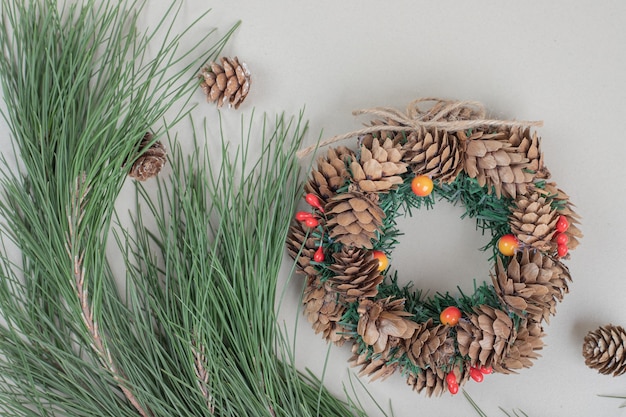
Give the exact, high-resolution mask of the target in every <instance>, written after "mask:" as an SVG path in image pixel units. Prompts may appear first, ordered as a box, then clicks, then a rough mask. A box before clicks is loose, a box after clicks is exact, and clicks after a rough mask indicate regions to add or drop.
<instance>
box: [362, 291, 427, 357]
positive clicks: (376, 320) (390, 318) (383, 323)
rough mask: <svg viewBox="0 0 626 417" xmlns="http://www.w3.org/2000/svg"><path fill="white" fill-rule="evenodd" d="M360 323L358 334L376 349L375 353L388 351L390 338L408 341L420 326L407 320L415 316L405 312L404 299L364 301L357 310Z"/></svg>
mask: <svg viewBox="0 0 626 417" xmlns="http://www.w3.org/2000/svg"><path fill="white" fill-rule="evenodd" d="M357 311H358V313H359V322H358V325H357V333H358V334H359V335H360V336H361V337H362V338H363V341H364V342H365V344H367V345H369V346H373V347H374V353H381V352H383V351H384V350H385V349H387V342H388V340H389V337H391V336H393V337H398V338H401V339H407V338H410V337H411V336H413V332H415V329H417V327H418V326H419V325H418V324H417V323H416V322H414V321H412V320H409V319H407V318H406V317H411V316H413V314H411V313H409V312H407V311H404V299H403V298H401V299H397V300H393V301H392V300H391V298H386V299H383V300H377V301H372V300H367V299H366V300H362V301H361V302H360V303H359V307H358V308H357Z"/></svg>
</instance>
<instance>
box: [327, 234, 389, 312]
mask: <svg viewBox="0 0 626 417" xmlns="http://www.w3.org/2000/svg"><path fill="white" fill-rule="evenodd" d="M333 259H334V260H335V262H333V264H332V265H330V267H329V268H330V269H331V270H332V271H333V272H334V273H335V276H333V277H332V278H329V281H330V282H331V284H332V287H333V289H334V290H335V291H337V293H338V294H339V297H340V300H341V301H343V302H346V303H351V302H353V301H356V300H357V299H358V298H372V297H374V296H375V295H376V294H378V284H380V283H381V282H382V281H383V278H384V277H383V276H382V275H381V273H380V272H379V271H378V259H376V258H374V257H373V256H372V254H371V252H370V251H368V250H363V249H360V248H355V247H353V246H344V247H342V248H341V251H340V252H336V253H334V254H333Z"/></svg>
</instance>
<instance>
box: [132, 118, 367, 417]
mask: <svg viewBox="0 0 626 417" xmlns="http://www.w3.org/2000/svg"><path fill="white" fill-rule="evenodd" d="M245 126H246V127H245V129H242V131H243V132H244V138H243V139H242V143H241V145H240V146H239V147H237V148H235V149H231V148H230V146H229V145H228V143H229V142H230V141H229V140H228V138H226V137H222V152H221V154H220V155H219V156H220V158H219V160H221V163H220V165H219V168H217V167H218V165H217V164H214V163H213V162H212V161H213V159H212V158H211V155H209V153H208V151H207V149H206V148H205V149H202V148H200V147H199V146H198V145H197V144H198V143H199V140H198V138H196V140H195V142H196V146H195V149H194V151H193V152H192V153H191V155H190V156H189V157H188V158H185V157H184V155H183V153H182V151H181V149H180V147H179V146H178V145H176V144H175V143H173V144H172V145H171V147H172V148H173V155H172V157H171V167H172V171H173V173H172V175H171V177H170V178H169V179H168V180H159V181H158V192H157V195H156V196H151V195H150V193H149V192H148V190H146V189H144V188H143V187H140V188H139V189H138V193H139V197H140V202H141V203H140V206H138V207H137V210H135V212H136V213H137V215H136V216H135V222H134V225H135V228H134V231H133V234H136V236H137V239H136V240H134V241H133V244H132V245H131V246H132V248H131V250H130V251H129V254H132V256H130V257H129V258H128V259H127V262H128V265H129V267H130V271H131V276H132V282H133V285H132V288H133V291H134V292H136V293H137V294H144V295H146V297H145V298H144V299H143V301H142V303H139V304H137V306H136V310H137V311H150V312H152V316H147V317H143V319H142V322H143V323H142V325H140V326H137V325H136V326H135V327H136V328H137V330H136V331H137V332H147V333H148V334H146V335H145V338H146V339H153V338H154V336H153V335H152V333H153V329H151V327H150V323H159V324H160V325H159V329H158V330H159V331H158V334H159V335H160V337H161V339H162V342H161V343H162V345H163V347H161V348H160V349H159V348H158V347H154V346H146V347H143V349H148V348H149V349H156V350H157V351H161V352H163V353H162V354H161V355H162V356H163V357H167V355H168V354H169V355H170V356H172V357H173V358H176V359H178V360H180V359H183V358H195V360H194V361H189V360H187V361H186V363H185V362H184V361H183V362H177V363H173V364H170V365H169V366H170V368H168V369H169V371H168V373H167V374H166V375H163V379H164V380H165V381H166V383H165V385H166V386H168V387H172V388H174V387H175V388H176V389H177V390H178V391H179V393H178V394H177V395H179V396H181V397H183V396H186V398H188V404H187V405H186V406H187V407H188V408H187V409H186V410H185V412H184V413H182V414H181V415H206V414H207V410H210V411H211V413H213V414H214V415H216V416H268V417H270V416H271V417H276V416H284V417H287V416H348V415H359V416H363V415H365V414H364V412H363V411H362V410H361V409H360V408H359V407H356V405H355V404H354V403H353V402H350V403H343V402H341V401H339V400H337V399H336V398H334V397H333V396H332V395H331V394H330V393H329V392H328V391H327V390H326V389H325V388H324V387H323V385H322V381H320V380H319V379H317V378H315V377H313V376H312V375H311V374H310V373H308V374H305V373H301V372H299V371H298V370H297V369H296V367H295V362H294V361H295V355H294V351H293V349H292V347H291V346H290V345H289V343H288V340H287V339H286V337H285V333H284V331H281V329H280V328H279V327H278V325H277V323H276V310H277V305H276V299H277V278H278V276H279V270H280V268H281V261H282V257H283V253H284V242H285V240H286V238H287V232H288V228H289V223H290V219H291V217H292V216H293V212H294V211H295V206H296V202H297V200H298V199H299V197H300V187H301V184H300V182H299V180H298V175H299V165H298V161H297V159H296V158H295V153H296V151H297V150H298V149H299V147H300V144H301V143H302V137H303V135H304V132H305V131H306V125H305V124H304V122H303V120H302V115H300V117H299V118H297V119H295V120H290V119H286V118H285V117H284V116H280V117H278V118H276V119H275V120H274V121H273V122H272V121H270V120H269V119H268V118H265V119H264V122H263V126H262V127H261V128H260V129H258V130H254V129H253V123H252V118H251V119H250V122H249V123H248V124H246V125H245ZM205 134H206V131H205ZM258 138H260V144H259V145H258V149H251V148H250V146H251V145H253V144H256V143H258V140H257V139H258ZM231 143H232V142H231ZM253 151H254V153H257V152H258V153H259V156H258V159H254V158H252V157H251V154H252V153H253ZM143 208H147V209H148V212H149V216H144V215H142V214H141V213H142V212H144V210H143ZM150 224H155V225H156V226H155V227H149V226H148V225H150ZM162 260H163V261H162ZM133 265H134V267H133ZM138 324H139V323H138ZM142 351H143V350H142ZM173 353H176V354H173ZM167 365H168V363H164V364H162V365H159V366H160V368H163V367H164V366H167ZM177 370H178V371H177ZM196 385H199V386H200V387H201V389H200V390H198V389H196Z"/></svg>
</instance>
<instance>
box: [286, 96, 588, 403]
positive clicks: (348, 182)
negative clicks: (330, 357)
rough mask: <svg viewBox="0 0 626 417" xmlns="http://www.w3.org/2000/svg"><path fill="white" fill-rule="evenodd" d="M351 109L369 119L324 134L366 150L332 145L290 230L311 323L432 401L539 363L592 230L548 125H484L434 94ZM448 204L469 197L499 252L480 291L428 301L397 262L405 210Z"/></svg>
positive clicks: (479, 114)
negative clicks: (403, 108) (563, 183)
mask: <svg viewBox="0 0 626 417" xmlns="http://www.w3.org/2000/svg"><path fill="white" fill-rule="evenodd" d="M420 106H422V107H425V109H423V108H421V107H420ZM355 114H369V115H371V116H372V117H373V120H372V122H371V123H370V124H369V125H368V126H366V127H365V128H363V129H361V130H359V131H356V132H350V133H348V134H346V135H342V136H340V137H335V138H332V139H331V140H329V141H326V142H325V143H322V145H327V144H330V143H333V142H336V141H338V140H342V139H346V138H349V137H357V138H358V147H357V149H356V150H351V149H349V148H347V147H344V146H339V147H335V148H329V150H328V151H327V152H326V155H325V156H322V157H320V158H319V159H318V161H317V169H313V170H312V172H311V174H310V177H309V179H308V181H307V182H306V183H305V194H306V196H305V200H306V202H307V203H308V204H309V205H310V207H311V210H309V211H300V212H298V213H296V215H295V218H294V220H293V222H292V224H291V227H290V232H289V235H288V238H287V247H288V251H289V253H290V255H291V256H292V257H293V258H294V259H296V260H297V270H298V271H299V272H301V273H302V274H304V275H306V286H305V289H304V296H303V303H304V312H305V315H306V317H307V319H308V320H309V322H310V323H311V324H312V325H313V328H314V330H315V332H316V333H321V334H322V336H323V337H324V339H326V340H329V341H332V342H334V343H336V344H339V345H341V344H344V342H346V341H351V342H352V343H353V347H352V352H353V356H352V358H351V359H350V362H351V364H352V365H353V366H360V367H361V371H360V374H361V375H368V376H370V377H372V380H374V379H385V378H387V377H388V376H390V375H391V374H393V373H394V372H395V371H401V372H402V374H403V375H405V376H406V377H407V382H408V384H409V385H410V386H411V387H412V388H413V389H414V390H415V391H417V392H425V394H426V395H428V396H431V395H441V394H442V393H444V392H445V391H449V392H450V393H452V394H455V393H456V392H458V390H459V386H461V385H463V384H464V383H465V382H467V381H468V380H469V379H470V378H471V379H473V380H475V381H477V382H480V381H482V380H483V378H484V375H485V374H488V373H491V372H501V373H512V372H516V370H519V369H522V368H527V367H530V366H531V365H532V360H533V359H536V358H537V357H538V356H539V354H538V352H537V351H538V350H540V349H541V348H542V346H543V342H542V337H543V336H544V331H543V323H544V321H545V322H548V321H549V318H550V316H551V315H554V314H555V312H556V304H557V302H559V301H561V300H562V299H563V296H564V294H565V293H567V292H568V282H570V281H571V278H570V274H569V271H568V268H567V267H566V266H565V265H564V264H563V262H562V261H563V260H564V259H567V258H569V251H571V250H572V249H574V248H575V247H576V246H577V245H578V239H579V238H580V237H582V235H581V233H580V230H579V229H578V228H577V227H576V224H577V223H578V222H579V217H578V216H577V214H576V213H575V212H574V211H573V208H572V204H571V203H570V201H569V197H568V196H567V195H566V194H565V193H564V192H563V191H561V190H560V189H559V188H558V187H557V185H556V184H555V183H554V182H552V181H550V173H549V171H548V170H547V168H546V166H545V165H544V161H543V155H542V152H541V150H540V138H539V137H538V136H537V133H536V132H534V131H533V130H532V127H534V126H539V125H541V123H540V122H524V121H503V120H488V119H486V117H485V110H484V108H483V106H482V105H480V104H479V103H475V102H460V101H446V100H438V99H429V98H426V99H419V100H416V101H414V102H412V103H411V104H410V105H409V106H408V109H407V112H406V113H402V112H399V111H397V110H394V109H389V108H377V109H370V110H362V111H359V112H355ZM311 150H312V149H307V150H305V151H303V152H302V155H304V154H306V153H308V152H310V151H311ZM441 199H443V200H447V201H449V202H452V203H454V204H461V205H463V207H464V208H465V215H466V216H469V217H473V218H475V219H476V221H477V226H478V227H479V228H480V229H482V230H483V232H489V233H491V236H492V239H491V241H490V242H489V244H488V245H487V246H486V247H485V248H483V249H485V250H492V251H493V257H492V258H491V259H492V260H493V265H492V267H491V284H487V283H482V284H481V285H475V287H476V289H475V292H474V294H472V295H467V294H463V293H462V292H461V293H460V295H458V296H456V297H453V296H452V295H450V294H448V293H446V294H436V295H434V296H432V297H428V298H425V297H423V296H422V292H421V291H419V290H418V291H412V290H411V285H408V286H400V285H399V284H398V281H397V273H396V272H393V271H392V269H391V267H390V266H389V265H388V264H389V261H388V259H389V258H390V255H391V253H392V250H393V248H394V245H395V244H396V243H397V240H396V238H397V236H398V235H399V234H400V231H399V230H398V227H397V223H396V219H397V218H398V216H400V215H403V214H406V213H409V214H410V213H411V210H412V209H419V208H421V207H423V206H426V207H431V206H432V205H433V204H434V202H435V201H437V200H441Z"/></svg>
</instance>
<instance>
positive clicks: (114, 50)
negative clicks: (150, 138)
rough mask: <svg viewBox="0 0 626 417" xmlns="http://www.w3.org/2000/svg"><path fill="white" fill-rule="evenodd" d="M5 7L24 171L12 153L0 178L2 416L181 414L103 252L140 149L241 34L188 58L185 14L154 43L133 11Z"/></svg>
mask: <svg viewBox="0 0 626 417" xmlns="http://www.w3.org/2000/svg"><path fill="white" fill-rule="evenodd" d="M0 4H1V8H2V10H1V14H0V15H1V16H2V25H0V50H1V53H0V79H1V82H2V90H3V95H4V101H5V103H6V107H5V110H4V112H3V116H4V118H5V119H6V121H7V124H8V126H9V128H10V130H11V134H12V137H13V141H14V147H15V157H16V159H18V160H19V162H18V167H17V169H16V168H15V167H14V166H13V165H12V162H11V160H10V159H8V158H7V156H6V155H4V156H3V164H2V167H1V170H2V172H1V174H2V175H1V179H0V185H1V199H0V215H1V217H2V218H3V220H4V222H3V224H2V243H3V250H2V254H1V255H0V265H1V272H0V275H1V279H0V315H1V316H2V318H3V322H2V325H0V413H1V414H2V415H4V416H35V415H36V416H45V415H71V416H94V415H103V416H107V415H108V416H116V417H119V416H136V415H137V414H138V413H139V414H143V415H148V414H151V415H152V414H154V415H156V414H157V412H156V411H155V410H166V411H167V412H165V413H162V414H161V415H180V414H178V413H177V412H176V411H175V408H173V406H172V403H173V402H174V401H172V398H171V397H168V396H167V394H169V391H168V390H167V387H163V386H160V385H159V384H158V382H160V380H158V379H156V378H154V377H153V376H154V374H157V373H158V372H160V371H162V370H160V369H158V370H157V369H154V372H153V373H152V374H143V372H144V371H146V370H147V369H153V366H154V365H155V364H156V363H157V361H156V360H155V358H154V356H155V355H157V354H158V353H159V351H158V350H156V351H151V350H140V349H139V348H144V347H145V345H144V344H145V343H150V344H152V345H158V344H159V342H160V340H157V339H155V338H153V339H151V340H150V341H143V340H139V339H138V338H137V333H136V332H133V331H131V330H134V329H132V328H131V327H132V325H131V324H132V323H137V317H134V316H135V315H141V314H145V313H142V312H138V311H135V310H132V309H129V308H128V307H127V306H126V305H124V304H123V303H122V302H121V299H122V297H120V295H119V294H118V291H117V288H116V286H115V280H114V277H113V276H112V273H111V270H110V268H109V265H108V261H107V259H106V256H105V250H104V248H105V246H106V243H107V239H108V236H109V231H110V225H111V221H112V218H113V213H114V203H115V200H116V198H117V196H118V193H119V191H120V189H121V187H122V185H123V183H124V181H126V176H127V171H128V167H129V165H130V164H131V163H132V162H133V160H134V159H135V158H136V157H137V156H139V155H138V147H139V142H140V139H141V138H142V137H143V136H144V134H145V133H146V131H148V130H149V129H154V130H157V135H155V140H156V138H157V137H158V130H159V129H158V124H159V123H160V120H161V118H162V117H163V116H164V115H165V113H166V112H167V111H168V109H170V108H172V106H173V105H174V104H176V105H181V107H180V108H181V109H182V108H185V107H184V106H183V105H184V104H185V101H186V100H189V97H190V92H191V91H193V89H195V88H196V82H195V80H194V77H195V73H196V72H197V70H198V69H199V68H200V66H201V64H202V63H203V62H204V61H206V60H207V59H209V58H215V57H217V55H218V54H219V52H220V50H221V48H222V47H223V45H224V43H225V42H226V40H227V39H228V37H229V36H230V34H231V33H232V30H231V31H229V32H227V33H226V35H225V37H224V38H222V39H218V38H216V36H215V34H214V33H213V32H211V33H208V34H207V36H206V37H205V38H203V39H200V40H197V39H196V40H193V41H192V42H191V45H192V46H191V47H190V48H181V47H180V43H181V42H182V41H183V39H187V36H186V33H183V34H180V35H174V34H172V33H171V31H172V25H173V23H174V20H175V19H176V16H177V13H178V10H179V8H177V7H175V5H174V4H172V6H171V7H170V9H168V11H167V14H168V15H169V16H170V17H168V18H165V17H164V18H163V19H162V20H161V21H159V22H156V25H155V26H156V27H157V28H160V29H157V30H155V31H147V32H142V31H141V30H140V29H139V27H138V24H137V18H138V14H139V13H140V12H141V8H142V3H139V2H134V1H130V2H124V1H107V0H105V1H95V0H88V1H85V2H83V3H82V4H81V5H80V6H79V5H77V4H70V3H65V2H62V3H61V6H57V2H56V1H52V0H33V1H22V0H2V2H1V3H0ZM59 7H60V8H59ZM204 15H205V14H201V16H200V17H199V19H202V18H203V17H204ZM233 30H234V28H233ZM161 34H164V35H165V37H164V38H163V40H162V41H161V42H160V44H159V48H158V51H157V52H156V54H155V55H154V56H153V57H151V58H150V57H148V46H149V45H150V44H151V43H152V42H153V41H154V38H155V37H156V36H160V35H161ZM205 41H208V45H204V46H203V48H206V47H207V46H208V49H203V51H198V49H199V47H200V45H201V44H204V43H205ZM173 66H176V67H178V68H180V69H177V70H170V69H169V68H171V67H173ZM185 112H186V110H183V111H181V112H179V113H178V114H176V115H175V116H174V117H173V120H172V121H171V122H170V123H171V124H173V123H176V122H177V121H178V120H179V119H180V118H181V117H182V116H183V115H184V113H185ZM16 251H19V252H20V254H21V256H20V255H17V256H16V255H14V254H15V253H16ZM128 297H129V299H130V300H131V301H132V299H133V297H136V298H139V297H141V295H139V294H132V293H129V294H128ZM121 346H123V347H124V348H126V347H128V350H124V351H123V352H122V351H121V349H120V347H121ZM121 353H122V354H121ZM151 361H152V362H151ZM180 401H186V400H184V399H180ZM148 405H149V409H150V411H147V410H148Z"/></svg>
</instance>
